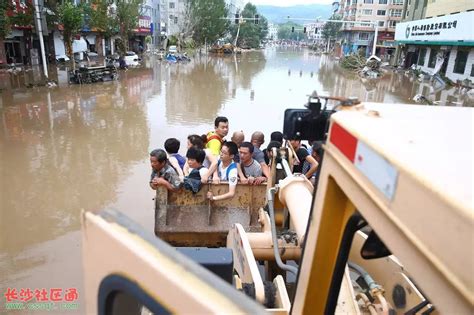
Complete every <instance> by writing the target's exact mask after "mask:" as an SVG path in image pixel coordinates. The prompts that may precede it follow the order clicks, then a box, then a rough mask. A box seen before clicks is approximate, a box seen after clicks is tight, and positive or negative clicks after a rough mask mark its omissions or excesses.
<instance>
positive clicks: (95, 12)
mask: <svg viewBox="0 0 474 315" xmlns="http://www.w3.org/2000/svg"><path fill="white" fill-rule="evenodd" d="M112 10H113V7H111V5H110V0H92V1H91V6H90V10H89V16H90V27H91V28H95V29H97V31H98V33H97V38H96V43H97V46H96V49H97V52H98V53H99V54H100V53H101V49H100V48H101V46H102V38H106V39H108V38H111V37H112V36H113V35H115V34H117V33H118V23H117V19H115V18H114V16H113V15H112V13H113V12H112Z"/></svg>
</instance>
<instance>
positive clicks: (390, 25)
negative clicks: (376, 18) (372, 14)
mask: <svg viewBox="0 0 474 315" xmlns="http://www.w3.org/2000/svg"><path fill="white" fill-rule="evenodd" d="M396 25H397V21H388V27H391V28H395V26H396Z"/></svg>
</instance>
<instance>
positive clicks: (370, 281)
mask: <svg viewBox="0 0 474 315" xmlns="http://www.w3.org/2000/svg"><path fill="white" fill-rule="evenodd" d="M347 264H348V265H349V268H351V269H354V270H355V271H356V272H357V273H358V274H359V275H360V276H361V277H362V278H363V279H364V281H365V283H367V285H368V286H369V289H370V290H373V289H378V288H380V286H379V285H378V284H377V283H376V282H375V280H374V279H373V278H372V277H371V276H370V275H369V273H368V272H367V271H365V269H364V268H362V267H361V266H359V265H357V264H355V263H353V262H350V261H349V262H347Z"/></svg>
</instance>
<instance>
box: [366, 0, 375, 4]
mask: <svg viewBox="0 0 474 315" xmlns="http://www.w3.org/2000/svg"><path fill="white" fill-rule="evenodd" d="M364 3H368V4H372V3H374V0H364Z"/></svg>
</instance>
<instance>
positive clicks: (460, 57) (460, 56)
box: [453, 50, 469, 74]
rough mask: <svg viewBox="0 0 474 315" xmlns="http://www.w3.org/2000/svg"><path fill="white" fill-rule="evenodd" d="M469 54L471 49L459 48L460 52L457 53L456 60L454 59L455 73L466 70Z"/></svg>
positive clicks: (462, 72)
mask: <svg viewBox="0 0 474 315" xmlns="http://www.w3.org/2000/svg"><path fill="white" fill-rule="evenodd" d="M468 54H469V51H467V50H458V53H457V54H456V60H455V61H454V71H453V72H454V73H458V74H464V70H466V63H467V55H468Z"/></svg>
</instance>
